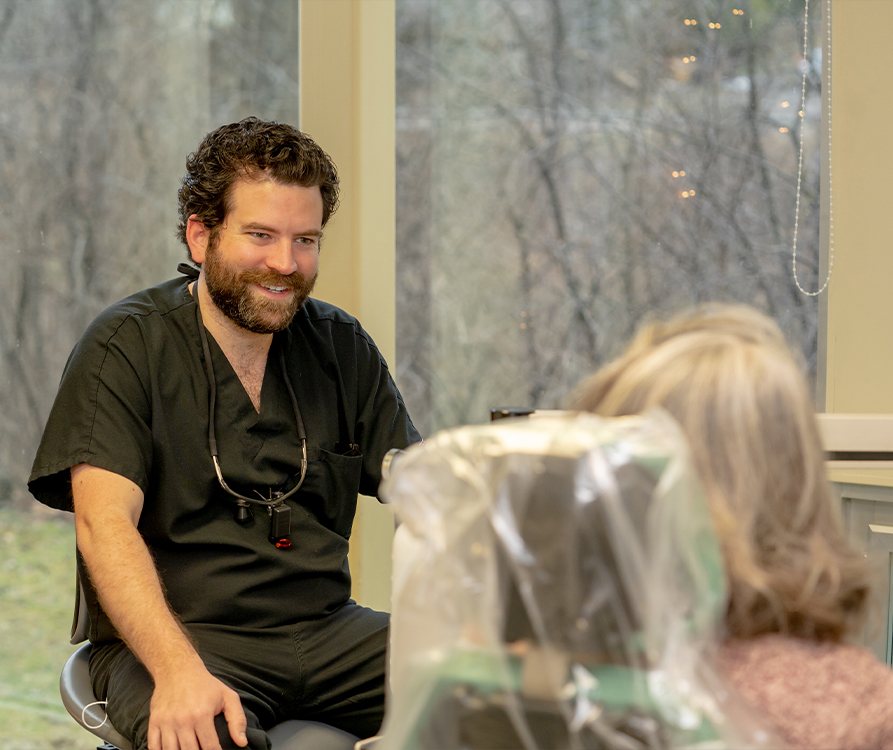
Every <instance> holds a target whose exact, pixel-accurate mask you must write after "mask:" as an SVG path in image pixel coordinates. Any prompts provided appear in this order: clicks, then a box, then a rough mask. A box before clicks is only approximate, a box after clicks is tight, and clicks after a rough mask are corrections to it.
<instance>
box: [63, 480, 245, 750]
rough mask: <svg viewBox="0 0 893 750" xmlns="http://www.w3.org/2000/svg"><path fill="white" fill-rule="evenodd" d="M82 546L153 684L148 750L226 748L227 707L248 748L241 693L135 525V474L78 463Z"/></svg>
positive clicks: (74, 485) (235, 733)
mask: <svg viewBox="0 0 893 750" xmlns="http://www.w3.org/2000/svg"><path fill="white" fill-rule="evenodd" d="M71 489H72V497H73V501H74V511H75V525H76V528H77V541H78V549H79V550H80V553H81V555H82V557H83V559H84V563H85V564H86V566H87V570H88V571H89V573H90V578H91V579H92V581H93V585H94V587H95V588H96V593H97V595H98V596H99V601H100V603H101V604H102V607H103V609H104V610H105V612H106V614H108V616H109V618H110V619H111V621H112V622H113V623H114V625H115V627H116V628H117V630H118V633H119V634H120V636H121V637H122V638H123V639H124V641H125V642H126V643H127V645H128V646H129V647H130V649H131V650H132V651H133V652H134V654H136V656H137V658H139V660H140V661H141V662H142V663H143V664H144V665H145V667H146V669H148V670H149V673H150V674H151V675H152V678H153V679H154V681H155V692H154V693H153V695H152V703H151V714H150V718H149V738H148V739H149V749H150V750H198V749H199V748H201V749H202V750H220V742H219V739H218V737H217V732H216V730H215V728H214V717H215V716H216V715H217V714H219V713H220V712H221V711H222V712H223V714H224V716H225V717H226V720H227V724H228V725H229V731H230V735H231V736H232V738H233V741H234V742H235V743H236V744H237V745H239V746H241V747H244V746H245V745H246V744H247V742H248V741H247V739H246V737H245V728H246V720H245V712H244V711H243V709H242V704H241V701H240V699H239V696H238V694H237V693H236V692H235V691H234V690H231V689H230V688H228V687H227V686H226V685H224V684H223V683H222V682H220V680H218V679H217V678H216V677H214V676H213V675H211V674H210V673H209V672H208V671H207V669H206V668H205V665H204V663H203V662H202V660H201V657H199V655H198V653H197V652H196V650H195V648H194V647H193V645H192V643H191V641H190V640H189V637H188V636H187V634H186V633H185V631H184V630H183V628H182V627H181V626H180V623H179V622H178V620H177V618H176V616H175V615H174V614H173V612H171V609H170V607H169V606H168V603H167V601H166V600H165V597H164V592H163V590H162V587H161V582H160V580H159V577H158V573H157V571H156V569H155V564H154V562H153V560H152V556H151V555H150V553H149V549H148V547H147V546H146V543H145V541H144V540H143V538H142V536H141V535H140V533H139V531H138V530H137V523H138V521H139V517H140V513H141V512H142V508H143V493H142V491H141V490H140V489H139V487H137V486H136V485H135V484H134V483H133V482H131V481H130V480H129V479H125V478H124V477H122V476H120V475H118V474H114V473H112V472H110V471H106V470H104V469H99V468H96V467H94V466H89V465H87V464H80V465H79V466H75V467H74V468H73V469H72V470H71Z"/></svg>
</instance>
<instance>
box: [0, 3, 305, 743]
mask: <svg viewBox="0 0 893 750" xmlns="http://www.w3.org/2000/svg"><path fill="white" fill-rule="evenodd" d="M297 24H298V3H297V0H153V2H145V0H80V1H79V2H71V1H70V0H27V1H25V0H4V1H3V2H0V71H2V74H0V100H2V102H3V107H2V109H0V149H2V152H0V153H2V156H0V252H2V257H3V261H4V268H5V276H6V291H5V293H4V294H3V295H0V350H2V356H0V398H2V404H3V415H4V419H3V420H2V422H0V511H2V514H0V524H2V528H0V536H2V539H3V541H2V543H0V544H2V553H0V569H2V576H3V579H2V580H0V610H2V612H3V615H2V618H3V619H2V623H3V633H2V638H0V642H2V644H3V645H2V653H0V665H2V668H0V727H2V728H0V739H2V740H3V742H2V743H0V744H2V745H4V746H9V747H21V748H26V747H27V748H30V747H34V748H47V747H84V748H87V747H95V746H96V744H97V743H96V742H95V740H91V739H90V735H88V734H87V732H85V731H84V730H83V729H80V728H78V727H77V726H76V725H75V724H74V722H73V721H72V720H71V719H70V718H69V717H68V715H67V714H66V713H65V710H64V709H63V707H62V705H61V702H60V700H59V697H58V679H59V671H60V669H61V666H62V662H63V660H64V658H65V656H66V655H67V653H68V652H70V650H71V647H69V646H68V643H67V634H68V628H69V624H70V618H71V610H72V607H73V604H74V540H73V528H72V527H71V525H70V518H67V514H65V515H64V516H60V518H59V519H52V520H50V519H47V518H45V517H44V516H45V514H44V509H42V508H37V507H36V504H35V503H32V502H30V501H29V500H28V497H29V496H28V495H27V490H26V488H25V482H26V479H27V476H28V473H29V471H30V466H31V460H32V458H33V456H34V452H35V450H36V446H37V442H38V440H39V437H40V434H41V432H42V429H43V425H44V421H45V419H46V415H47V413H48V411H49V408H50V405H51V403H52V400H53V398H54V396H55V391H56V386H57V384H58V382H59V377H60V375H61V373H62V368H63V366H64V364H65V360H66V358H67V357H68V353H69V352H70V351H71V348H72V346H73V345H74V343H75V341H76V340H77V339H78V337H79V336H80V335H81V333H82V332H83V330H84V328H85V327H86V325H87V323H88V322H89V321H90V320H92V319H93V317H94V316H95V315H96V314H97V313H98V312H99V311H100V310H101V309H103V308H104V307H105V306H107V305H108V304H110V303H111V302H113V301H116V300H118V299H120V298H122V297H124V296H126V295H127V294H130V293H132V292H135V291H137V290H139V289H142V288H144V287H146V286H150V285H152V284H155V283H158V282H159V281H162V280H164V279H166V278H170V277H172V276H174V275H176V264H177V263H178V262H179V261H181V260H185V258H186V253H185V248H184V247H183V246H182V245H180V244H179V242H178V240H177V239H176V237H175V230H176V222H177V215H176V212H177V188H178V184H179V179H180V177H181V176H182V173H183V169H184V164H185V160H186V156H187V154H188V153H189V151H190V150H192V149H194V148H195V147H196V146H197V145H198V143H199V141H200V140H201V137H202V136H203V135H204V134H205V133H206V132H208V131H209V130H211V129H213V128H214V127H216V126H218V125H220V124H222V123H224V122H230V121H234V120H238V119H240V118H242V117H245V116H247V115H258V116H260V117H263V118H268V119H278V120H284V121H286V122H292V123H296V122H297V118H298V75H297V73H298V72H297V61H298V56H297V41H298V28H297ZM33 514H37V516H39V517H34V516H33ZM66 519H67V521H68V525H67V526H65V525H64V524H65V523H66ZM48 524H49V525H48ZM59 524H63V526H62V527H60V526H59ZM60 529H61V530H60ZM41 545H43V546H45V547H47V548H48V553H47V554H38V552H39V546H41ZM56 545H59V547H58V548H57V546H56ZM59 549H61V550H63V553H62V554H56V552H57V551H58V550H59ZM29 551H30V552H29ZM50 551H51V552H53V554H49V552H50ZM34 566H39V568H35V567H34ZM36 571H39V573H40V575H37V574H36ZM31 573H34V575H31ZM37 582H39V585H38V583H37ZM50 582H53V583H52V584H50ZM29 587H30V588H29ZM50 603H53V605H54V606H52V607H50V606H48V605H49V604H50ZM32 606H33V607H36V608H38V610H31V609H29V607H32ZM41 607H43V608H44V609H43V610H40V609H39V608H41ZM36 611H40V612H41V616H33V615H34V612H36ZM23 673H26V676H27V678H26V679H24V678H23V677H22V675H23Z"/></svg>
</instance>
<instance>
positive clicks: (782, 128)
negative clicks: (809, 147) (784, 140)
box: [778, 127, 788, 133]
mask: <svg viewBox="0 0 893 750" xmlns="http://www.w3.org/2000/svg"><path fill="white" fill-rule="evenodd" d="M778 132H779V133H787V132H788V129H787V128H785V127H780V128H779V129H778Z"/></svg>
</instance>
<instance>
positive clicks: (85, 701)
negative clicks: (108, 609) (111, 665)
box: [59, 642, 359, 750]
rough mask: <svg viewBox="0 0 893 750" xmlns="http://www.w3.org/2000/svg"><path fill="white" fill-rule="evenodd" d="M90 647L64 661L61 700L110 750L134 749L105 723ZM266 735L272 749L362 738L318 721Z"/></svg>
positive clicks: (303, 749)
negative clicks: (92, 677)
mask: <svg viewBox="0 0 893 750" xmlns="http://www.w3.org/2000/svg"><path fill="white" fill-rule="evenodd" d="M90 647H91V646H90V643H89V642H88V643H85V644H83V645H82V646H80V647H79V648H78V649H77V650H76V651H75V652H74V653H72V655H71V656H69V657H68V660H67V661H66V662H65V666H64V667H63V668H62V675H61V676H60V677H59V692H60V693H61V694H62V703H63V704H64V705H65V709H66V710H67V711H68V713H70V714H71V716H72V718H74V720H75V721H76V722H77V723H78V724H80V725H81V726H82V727H84V729H86V730H87V731H89V732H92V733H93V734H95V735H96V736H97V737H99V738H100V739H101V740H103V741H104V742H105V743H107V747H108V748H109V750H113V749H114V748H117V750H133V745H131V743H130V742H129V741H128V740H127V739H125V738H124V737H122V736H121V735H120V734H119V733H118V731H117V730H116V729H115V728H114V727H113V726H112V725H111V723H110V722H109V721H107V720H106V721H105V723H103V719H105V710H104V707H103V705H102V704H100V703H96V696H94V695H93V686H92V685H91V684H90ZM91 704H95V705H91ZM100 725H101V726H100ZM267 734H268V735H269V737H270V741H271V742H272V743H273V750H353V747H354V745H355V744H356V743H357V742H358V741H359V738H358V737H355V736H354V735H352V734H349V733H348V732H345V731H343V730H341V729H337V728H335V727H332V726H329V725H328V724H323V723H321V722H318V721H299V720H290V721H284V722H282V723H281V724H277V725H276V726H275V727H273V728H272V729H271V730H270V731H269V732H268V733H267Z"/></svg>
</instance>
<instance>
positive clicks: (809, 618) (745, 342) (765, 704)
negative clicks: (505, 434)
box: [572, 305, 893, 748]
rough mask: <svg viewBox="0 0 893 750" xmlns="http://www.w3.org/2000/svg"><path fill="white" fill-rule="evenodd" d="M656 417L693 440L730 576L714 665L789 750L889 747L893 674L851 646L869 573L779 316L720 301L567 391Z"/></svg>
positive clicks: (616, 409)
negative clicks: (666, 417)
mask: <svg viewBox="0 0 893 750" xmlns="http://www.w3.org/2000/svg"><path fill="white" fill-rule="evenodd" d="M572 402H573V405H574V406H575V407H576V408H579V409H585V410H589V411H593V412H596V413H598V414H601V415H604V416H619V415H624V414H635V413H639V412H642V411H644V410H646V409H648V408H650V407H654V406H661V407H663V408H664V409H666V410H667V411H669V412H670V413H671V414H672V415H673V416H674V417H675V418H676V420H677V421H678V422H679V423H680V424H681V426H682V429H683V431H684V432H685V433H686V435H687V437H688V439H689V442H690V444H691V450H692V454H693V458H694V462H695V465H696V467H697V469H698V471H699V473H700V474H701V478H702V480H703V483H704V486H705V489H706V492H707V495H708V499H709V502H710V507H711V512H712V514H713V518H714V523H715V524H716V528H717V532H718V534H719V537H720V540H721V543H722V546H723V552H724V556H725V561H726V569H727V575H728V578H729V592H730V594H729V602H728V610H727V616H726V626H727V639H726V641H725V642H724V643H723V645H722V647H721V649H720V653H719V660H720V661H719V663H720V667H721V669H722V670H723V671H724V672H725V674H726V675H727V677H728V678H729V679H730V681H731V682H732V683H733V684H734V685H735V686H736V687H737V688H738V690H739V692H740V693H741V695H742V696H743V697H744V698H745V699H746V700H747V701H748V702H750V703H751V704H753V705H754V706H755V707H756V708H758V709H760V710H761V711H762V712H763V713H764V714H765V715H766V716H767V717H768V718H769V719H770V721H771V722H772V723H773V724H774V725H775V726H776V727H777V729H778V730H779V732H780V734H781V735H782V736H783V737H784V738H785V739H786V741H788V742H789V743H790V744H791V746H792V747H802V748H826V747H828V748H832V747H833V748H882V747H890V748H893V672H890V671H889V670H888V669H887V667H886V666H885V665H882V664H880V663H879V662H877V660H876V659H875V658H874V656H873V655H872V654H870V653H869V652H868V651H865V650H864V649H861V648H858V647H856V646H853V645H849V644H847V637H848V636H850V635H852V634H854V633H855V632H856V631H857V630H858V629H859V628H860V627H861V625H862V623H863V621H864V618H865V610H866V606H867V602H868V594H869V572H868V569H867V567H866V564H865V561H864V559H863V557H862V555H861V554H859V553H857V552H856V551H855V550H853V549H851V548H850V547H849V546H848V544H847V541H846V538H845V535H844V531H843V529H842V525H841V522H840V518H839V509H838V508H837V507H836V505H835V502H834V500H833V499H832V497H831V494H830V491H829V487H828V485H827V482H826V480H825V475H824V464H823V461H824V455H823V450H822V445H821V441H820V438H819V433H818V427H817V424H816V420H815V416H814V412H813V408H812V403H811V399H810V397H809V393H808V390H807V386H806V383H805V380H804V378H803V376H802V374H801V370H800V368H799V366H798V364H797V362H796V361H795V359H794V357H793V356H792V355H791V353H790V351H789V349H788V347H787V346H786V344H785V341H784V337H783V335H782V333H781V331H780V330H779V329H778V327H777V326H776V325H775V323H774V322H773V321H771V320H770V319H769V318H767V317H766V316H764V315H762V314H761V313H759V312H757V311H755V310H752V309H750V308H746V307H740V306H726V305H717V306H712V307H706V308H700V309H697V310H695V311H692V312H689V313H686V314H683V315H681V316H679V317H677V318H675V319H673V320H671V321H670V322H667V323H654V324H651V325H649V326H647V327H645V328H644V329H643V330H641V332H640V333H639V334H638V335H637V336H636V337H635V339H634V340H633V342H632V344H631V345H630V346H629V349H628V350H627V351H626V353H625V354H623V356H621V357H620V358H619V359H617V360H616V361H614V362H612V363H611V364H609V365H607V366H606V367H604V368H603V369H602V370H600V371H599V372H597V373H595V374H594V375H593V376H591V377H590V378H589V379H588V380H587V381H585V382H584V383H583V384H582V385H581V386H580V387H579V388H578V389H577V391H576V393H575V394H574V395H573V396H572Z"/></svg>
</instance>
